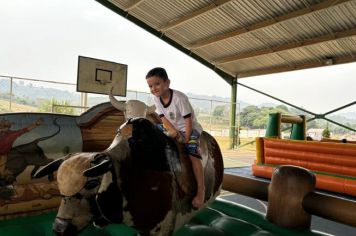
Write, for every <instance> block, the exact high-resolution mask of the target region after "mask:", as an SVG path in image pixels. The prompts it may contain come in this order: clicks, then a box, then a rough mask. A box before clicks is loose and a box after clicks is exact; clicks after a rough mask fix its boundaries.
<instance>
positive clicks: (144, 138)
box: [36, 118, 223, 235]
mask: <svg viewBox="0 0 356 236" xmlns="http://www.w3.org/2000/svg"><path fill="white" fill-rule="evenodd" d="M200 146H201V149H202V151H201V154H202V159H203V167H204V174H205V189H206V192H205V206H206V205H207V204H208V203H210V202H211V201H213V200H214V199H215V197H216V196H217V195H218V194H219V191H220V188H221V183H222V178H223V161H222V155H221V151H220V148H219V146H218V144H217V142H216V141H215V139H214V138H213V137H212V136H210V135H209V134H208V133H206V132H203V133H202V135H201V145H200ZM55 170H58V172H57V181H58V187H59V190H60V192H61V194H62V195H63V198H62V201H61V204H60V207H59V210H58V214H57V217H56V220H55V222H54V224H53V230H54V231H55V232H56V233H57V234H58V235H75V234H77V233H78V232H80V231H81V230H83V229H84V228H85V227H86V226H87V225H88V224H89V223H91V222H93V223H94V224H95V225H96V226H105V225H107V224H111V223H124V224H126V225H128V226H132V227H135V228H136V229H137V230H138V231H139V232H140V233H141V234H142V235H170V234H171V233H172V232H173V231H174V230H176V229H178V228H179V227H180V226H182V225H183V224H184V223H186V222H187V221H189V220H190V219H191V218H192V217H193V216H194V214H195V213H196V212H197V210H196V209H193V207H192V205H191V201H192V199H193V197H194V196H195V191H196V183H195V178H194V174H193V171H192V167H191V163H190V160H189V158H188V157H187V155H186V153H185V151H184V147H183V145H182V144H179V143H177V142H176V141H175V140H173V139H171V138H169V137H167V136H166V135H164V134H163V133H162V132H161V131H159V130H158V129H157V127H156V125H154V124H153V123H152V122H150V121H148V120H147V119H144V118H132V119H129V120H128V121H127V122H126V123H124V124H123V125H122V126H121V127H120V129H119V130H118V134H117V135H116V137H115V138H114V140H113V142H112V144H111V145H110V147H109V148H108V149H106V150H105V151H103V152H100V153H76V154H71V155H68V156H67V157H65V158H63V159H58V160H56V161H54V162H52V163H50V164H48V165H47V166H45V167H43V168H41V169H40V170H39V171H38V172H37V173H36V177H42V176H45V175H47V174H50V173H53V172H54V171H55Z"/></svg>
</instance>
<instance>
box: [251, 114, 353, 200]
mask: <svg viewBox="0 0 356 236" xmlns="http://www.w3.org/2000/svg"><path fill="white" fill-rule="evenodd" d="M282 123H291V124H292V131H291V136H290V139H281V124H282ZM281 165H295V166H300V167H304V168H306V169H308V170H310V171H312V172H313V173H314V174H315V176H316V188H317V189H321V190H326V191H330V192H335V193H342V194H348V195H351V196H356V145H355V144H352V143H345V142H342V141H338V142H335V141H334V142H330V140H327V142H325V141H307V140H306V128H305V117H304V116H285V115H282V114H280V113H274V114H270V115H269V121H268V128H267V131H266V137H264V138H257V139H256V162H255V163H254V164H253V166H252V172H253V175H255V176H259V177H264V178H271V176H272V173H273V170H274V168H275V167H278V166H281Z"/></svg>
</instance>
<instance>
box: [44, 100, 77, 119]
mask: <svg viewBox="0 0 356 236" xmlns="http://www.w3.org/2000/svg"><path fill="white" fill-rule="evenodd" d="M54 105H59V106H54ZM70 106H71V104H70V102H69V101H59V100H57V99H55V98H52V99H50V100H45V101H44V102H43V103H42V105H41V107H40V108H39V109H38V110H39V111H41V112H53V113H62V114H68V115H74V114H75V111H74V109H73V108H72V107H70Z"/></svg>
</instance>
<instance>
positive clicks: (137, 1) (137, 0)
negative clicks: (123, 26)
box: [124, 0, 145, 12]
mask: <svg viewBox="0 0 356 236" xmlns="http://www.w3.org/2000/svg"><path fill="white" fill-rule="evenodd" d="M144 1H145V0H132V1H131V5H130V6H128V7H126V8H125V9H124V11H127V12H128V11H132V10H133V9H134V8H136V7H138V5H140V4H141V3H143V2H144Z"/></svg>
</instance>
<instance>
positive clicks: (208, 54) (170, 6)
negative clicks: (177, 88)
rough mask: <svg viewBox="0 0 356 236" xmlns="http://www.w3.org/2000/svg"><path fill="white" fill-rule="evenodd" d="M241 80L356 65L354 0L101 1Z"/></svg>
mask: <svg viewBox="0 0 356 236" xmlns="http://www.w3.org/2000/svg"><path fill="white" fill-rule="evenodd" d="M97 1H98V2H100V3H102V4H103V5H105V6H107V7H108V8H110V9H112V10H113V11H115V12H117V13H119V14H120V15H122V16H124V17H126V18H127V19H129V20H131V21H133V22H134V23H136V24H138V25H139V26H141V27H143V28H145V29H146V30H148V31H150V32H151V33H153V34H155V35H157V36H158V37H160V38H161V39H163V40H165V41H166V42H168V43H170V44H172V45H173V46H175V47H176V48H178V49H179V50H181V51H183V52H184V53H186V54H188V55H190V56H192V57H193V58H195V59H197V60H199V61H200V62H202V63H203V64H205V65H206V66H208V67H210V68H211V69H213V70H215V71H216V72H217V73H218V74H220V75H221V76H222V77H223V78H224V79H225V80H226V81H227V82H229V83H230V84H231V83H232V81H233V80H234V79H236V78H238V79H239V78H243V77H248V76H255V75H264V74H270V73H277V72H284V71H292V70H299V69H306V68H314V67H320V66H328V65H335V64H342V63H348V62H354V61H356V0H352V1H350V0H349V1H346V0H215V1H213V0H97Z"/></svg>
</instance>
